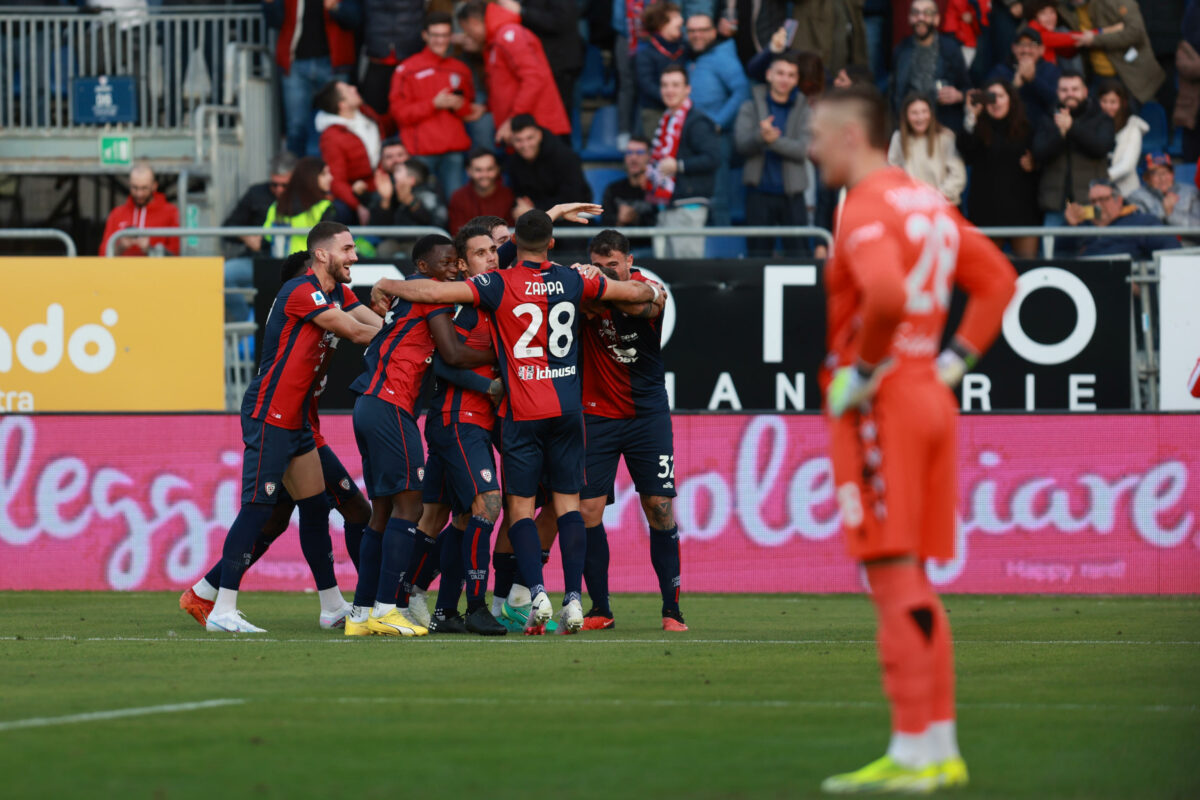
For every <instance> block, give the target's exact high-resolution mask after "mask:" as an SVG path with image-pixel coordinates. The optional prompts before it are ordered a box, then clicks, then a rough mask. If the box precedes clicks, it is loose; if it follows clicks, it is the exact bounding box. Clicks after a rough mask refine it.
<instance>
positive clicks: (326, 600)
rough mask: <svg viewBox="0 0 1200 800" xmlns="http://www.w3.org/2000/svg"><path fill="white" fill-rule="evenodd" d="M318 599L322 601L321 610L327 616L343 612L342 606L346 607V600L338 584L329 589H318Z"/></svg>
mask: <svg viewBox="0 0 1200 800" xmlns="http://www.w3.org/2000/svg"><path fill="white" fill-rule="evenodd" d="M317 598H318V599H319V600H320V601H321V610H322V611H324V612H325V613H327V614H332V613H334V612H335V611H341V610H342V606H344V605H346V598H345V597H344V596H343V595H342V590H341V589H339V588H338V585H337V584H336V583H335V584H334V585H333V586H330V587H329V588H328V589H318V590H317Z"/></svg>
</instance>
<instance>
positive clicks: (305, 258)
mask: <svg viewBox="0 0 1200 800" xmlns="http://www.w3.org/2000/svg"><path fill="white" fill-rule="evenodd" d="M311 266H312V253H310V252H308V251H307V250H300V251H299V252H296V253H292V254H291V255H290V256H288V257H287V258H285V259H284V260H283V264H282V265H281V266H280V267H279V282H280V283H287V282H288V281H290V280H291V279H292V278H295V277H296V276H297V275H301V274H303V273H304V272H306V271H307V270H308V268H309V267H311Z"/></svg>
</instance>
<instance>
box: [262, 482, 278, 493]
mask: <svg viewBox="0 0 1200 800" xmlns="http://www.w3.org/2000/svg"><path fill="white" fill-rule="evenodd" d="M263 490H264V491H266V493H267V497H270V496H271V495H273V494H275V484H274V482H272V481H267V482H266V483H264V484H263Z"/></svg>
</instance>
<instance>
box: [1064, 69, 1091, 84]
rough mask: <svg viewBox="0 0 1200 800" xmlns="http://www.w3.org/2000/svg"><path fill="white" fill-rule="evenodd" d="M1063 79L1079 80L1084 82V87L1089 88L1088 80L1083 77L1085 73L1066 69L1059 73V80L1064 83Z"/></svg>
mask: <svg viewBox="0 0 1200 800" xmlns="http://www.w3.org/2000/svg"><path fill="white" fill-rule="evenodd" d="M1063 78H1078V79H1079V80H1081V81H1083V85H1084V87H1085V88H1086V87H1087V80H1086V79H1085V78H1084V77H1083V73H1082V72H1080V71H1079V70H1077V69H1071V68H1070V67H1064V68H1063V70H1062V71H1061V72H1059V73H1058V80H1059V81H1062V79H1063Z"/></svg>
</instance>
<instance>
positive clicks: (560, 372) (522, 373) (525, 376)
mask: <svg viewBox="0 0 1200 800" xmlns="http://www.w3.org/2000/svg"><path fill="white" fill-rule="evenodd" d="M574 374H575V365H574V364H571V365H570V366H566V367H532V366H525V367H517V377H518V378H520V379H521V380H523V381H552V380H554V379H555V378H570V377H571V376H573V375H574Z"/></svg>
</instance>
